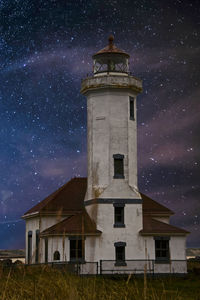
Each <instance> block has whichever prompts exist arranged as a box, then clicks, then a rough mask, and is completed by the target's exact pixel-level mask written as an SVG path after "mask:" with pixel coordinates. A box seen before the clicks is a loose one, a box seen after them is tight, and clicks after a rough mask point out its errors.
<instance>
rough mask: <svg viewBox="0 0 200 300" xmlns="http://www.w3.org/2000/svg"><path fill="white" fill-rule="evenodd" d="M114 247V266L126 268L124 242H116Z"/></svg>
mask: <svg viewBox="0 0 200 300" xmlns="http://www.w3.org/2000/svg"><path fill="white" fill-rule="evenodd" d="M114 246H115V266H126V262H125V246H126V243H124V242H116V243H114Z"/></svg>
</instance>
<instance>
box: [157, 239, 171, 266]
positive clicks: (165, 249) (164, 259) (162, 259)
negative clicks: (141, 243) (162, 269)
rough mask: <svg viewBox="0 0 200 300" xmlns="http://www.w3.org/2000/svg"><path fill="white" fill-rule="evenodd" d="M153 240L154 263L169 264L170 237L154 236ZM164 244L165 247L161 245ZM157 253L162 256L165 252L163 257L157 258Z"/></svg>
mask: <svg viewBox="0 0 200 300" xmlns="http://www.w3.org/2000/svg"><path fill="white" fill-rule="evenodd" d="M154 240H155V262H157V263H169V261H170V251H169V241H170V237H168V236H164V237H162V236H156V237H154ZM158 242H160V246H158ZM164 242H165V246H164V245H163V244H164ZM158 251H159V252H160V253H161V254H163V252H166V255H165V256H162V255H160V256H158V254H157V253H158Z"/></svg>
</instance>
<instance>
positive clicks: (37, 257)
mask: <svg viewBox="0 0 200 300" xmlns="http://www.w3.org/2000/svg"><path fill="white" fill-rule="evenodd" d="M39 234H40V231H39V230H36V232H35V262H36V263H38V261H39V243H40V237H39Z"/></svg>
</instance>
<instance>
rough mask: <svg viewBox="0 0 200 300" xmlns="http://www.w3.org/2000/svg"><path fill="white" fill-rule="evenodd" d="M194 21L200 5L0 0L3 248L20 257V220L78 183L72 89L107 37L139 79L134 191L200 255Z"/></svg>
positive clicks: (78, 103) (82, 148)
mask: <svg viewBox="0 0 200 300" xmlns="http://www.w3.org/2000/svg"><path fill="white" fill-rule="evenodd" d="M199 16H200V3H199V1H198V0H193V1H192V0H187V1H185V0H167V1H159V0H109V1H105V0H91V1H89V0H76V1H72V0H59V1H58V0H57V1H56V0H48V1H47V0H37V1H33V0H0V32H1V34H0V82H1V84H0V166H1V167H0V178H1V179H0V249H16V248H24V232H25V222H24V221H23V220H21V219H20V217H21V216H22V215H23V213H24V212H25V211H27V210H28V209H29V208H30V207H32V206H34V205H35V204H37V203H38V201H41V200H42V199H44V197H46V196H47V195H49V194H50V193H51V192H53V191H54V190H56V189H57V188H58V187H60V186H61V185H63V184H64V183H65V182H66V181H67V180H69V179H70V178H72V177H74V176H87V148H86V139H87V127H86V99H85V98H84V96H82V95H81V94H80V84H81V79H82V78H84V77H85V76H86V74H87V73H90V72H91V71H92V58H91V56H92V54H94V53H95V52H97V51H98V50H100V49H101V48H103V47H105V46H106V45H107V39H108V36H109V35H110V34H113V35H114V36H115V44H116V45H117V47H119V48H121V49H124V50H125V51H126V52H128V53H129V54H130V56H131V58H130V69H131V71H132V72H133V74H134V75H135V76H137V77H139V78H141V79H142V80H143V87H144V89H143V93H142V94H141V95H139V97H138V103H137V116H138V176H139V189H140V191H141V192H143V193H145V194H147V195H148V196H150V197H152V198H153V199H155V200H156V201H158V202H160V203H162V204H164V205H166V206H167V207H169V208H170V209H172V210H174V211H175V212H176V216H173V217H172V219H171V223H172V224H174V225H177V226H180V227H183V228H185V229H187V230H189V231H191V234H190V235H189V236H188V239H187V246H188V247H200V225H199V220H200V199H199V194H200V193H199V192H200V189H199V178H200V169H199V167H200V166H199V164H200V162H199V157H200V150H199V149H200V138H199V128H200V117H199V115H200V101H199V100H200V89H199V86H200V68H199V64H200V55H199V54H200V17H199Z"/></svg>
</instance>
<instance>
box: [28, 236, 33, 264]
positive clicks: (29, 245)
mask: <svg viewBox="0 0 200 300" xmlns="http://www.w3.org/2000/svg"><path fill="white" fill-rule="evenodd" d="M31 261H32V231H29V232H28V264H31Z"/></svg>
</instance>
